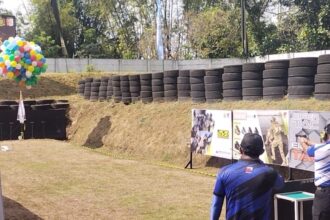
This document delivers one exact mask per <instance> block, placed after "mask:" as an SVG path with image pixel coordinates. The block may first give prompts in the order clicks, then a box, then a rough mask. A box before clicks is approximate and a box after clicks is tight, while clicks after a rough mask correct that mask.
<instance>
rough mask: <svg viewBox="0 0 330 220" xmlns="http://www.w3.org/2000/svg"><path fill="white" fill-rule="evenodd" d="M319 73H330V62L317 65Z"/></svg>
mask: <svg viewBox="0 0 330 220" xmlns="http://www.w3.org/2000/svg"><path fill="white" fill-rule="evenodd" d="M317 73H318V74H329V75H330V64H320V65H318V66H317Z"/></svg>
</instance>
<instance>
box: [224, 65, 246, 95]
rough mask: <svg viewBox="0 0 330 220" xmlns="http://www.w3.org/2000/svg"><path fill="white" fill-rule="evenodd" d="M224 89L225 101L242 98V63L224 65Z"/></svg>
mask: <svg viewBox="0 0 330 220" xmlns="http://www.w3.org/2000/svg"><path fill="white" fill-rule="evenodd" d="M222 89H223V100H224V101H237V100H242V65H230V66H225V67H224V72H223V75H222Z"/></svg>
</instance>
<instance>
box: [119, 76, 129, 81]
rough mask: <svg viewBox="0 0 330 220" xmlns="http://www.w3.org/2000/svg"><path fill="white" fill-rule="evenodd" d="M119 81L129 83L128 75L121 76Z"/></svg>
mask: <svg viewBox="0 0 330 220" xmlns="http://www.w3.org/2000/svg"><path fill="white" fill-rule="evenodd" d="M120 81H121V82H122V81H129V79H128V75H123V76H120Z"/></svg>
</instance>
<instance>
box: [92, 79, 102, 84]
mask: <svg viewBox="0 0 330 220" xmlns="http://www.w3.org/2000/svg"><path fill="white" fill-rule="evenodd" d="M93 82H98V83H101V79H99V78H93ZM93 82H92V83H93Z"/></svg>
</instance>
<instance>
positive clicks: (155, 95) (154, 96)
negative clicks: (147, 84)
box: [152, 91, 164, 98]
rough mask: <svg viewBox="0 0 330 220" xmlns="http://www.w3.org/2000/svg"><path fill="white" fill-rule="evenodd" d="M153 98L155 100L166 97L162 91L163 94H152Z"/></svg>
mask: <svg viewBox="0 0 330 220" xmlns="http://www.w3.org/2000/svg"><path fill="white" fill-rule="evenodd" d="M152 97H153V98H160V97H164V91H162V92H152Z"/></svg>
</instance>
